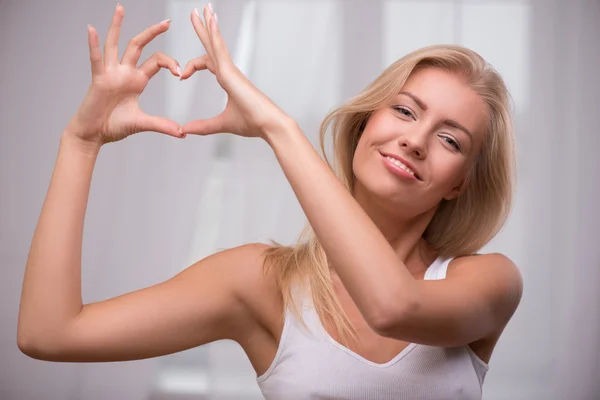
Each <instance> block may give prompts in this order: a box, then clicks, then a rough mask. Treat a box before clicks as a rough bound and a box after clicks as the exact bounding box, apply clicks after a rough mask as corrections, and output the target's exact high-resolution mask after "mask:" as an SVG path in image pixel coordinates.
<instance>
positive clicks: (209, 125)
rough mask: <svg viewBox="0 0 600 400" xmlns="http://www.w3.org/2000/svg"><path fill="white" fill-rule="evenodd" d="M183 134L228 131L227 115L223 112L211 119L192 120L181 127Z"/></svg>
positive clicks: (208, 133) (206, 133)
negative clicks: (226, 126) (226, 124)
mask: <svg viewBox="0 0 600 400" xmlns="http://www.w3.org/2000/svg"><path fill="white" fill-rule="evenodd" d="M181 132H183V134H184V135H185V134H187V133H190V134H192V135H212V134H214V133H226V128H225V116H224V115H223V113H221V114H219V115H217V116H216V117H213V118H209V119H197V120H195V121H190V122H188V123H187V124H185V125H183V127H182V128H181Z"/></svg>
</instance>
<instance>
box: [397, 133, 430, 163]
mask: <svg viewBox="0 0 600 400" xmlns="http://www.w3.org/2000/svg"><path fill="white" fill-rule="evenodd" d="M428 136H429V135H428V133H427V129H415V130H411V131H410V132H405V133H404V134H403V135H402V136H401V137H400V138H399V139H398V144H399V145H400V147H402V148H403V149H404V150H405V151H407V152H409V153H411V154H412V155H413V156H414V157H415V158H417V159H420V160H422V159H424V158H425V157H427V137H428Z"/></svg>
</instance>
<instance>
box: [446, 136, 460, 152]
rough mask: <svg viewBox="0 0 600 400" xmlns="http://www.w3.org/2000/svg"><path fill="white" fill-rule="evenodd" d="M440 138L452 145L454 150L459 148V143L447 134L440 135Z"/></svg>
mask: <svg viewBox="0 0 600 400" xmlns="http://www.w3.org/2000/svg"><path fill="white" fill-rule="evenodd" d="M442 139H444V141H445V142H446V143H448V144H449V145H450V146H452V147H454V148H455V149H456V150H460V145H459V144H458V142H457V141H456V140H454V139H452V138H451V137H449V136H442Z"/></svg>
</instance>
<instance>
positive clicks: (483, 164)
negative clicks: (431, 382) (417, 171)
mask: <svg viewBox="0 0 600 400" xmlns="http://www.w3.org/2000/svg"><path fill="white" fill-rule="evenodd" d="M422 68H439V69H443V70H445V71H449V72H452V73H456V74H459V75H460V76H461V77H462V78H464V80H465V82H466V83H467V84H468V85H469V86H470V87H471V88H472V89H473V90H474V91H475V92H476V93H478V94H479V96H480V97H481V98H482V99H483V101H484V103H485V104H486V106H487V111H488V118H489V125H488V127H487V131H486V132H485V138H484V140H483V144H482V147H481V150H480V152H479V154H478V156H477V158H476V159H475V161H474V162H473V164H472V165H471V167H470V168H469V171H468V173H467V184H466V185H465V188H464V190H463V191H462V192H461V195H460V196H459V197H458V198H456V199H453V200H442V202H441V204H440V205H439V207H438V209H437V211H436V213H435V215H434V216H433V219H432V220H431V222H430V224H429V225H428V227H427V229H426V230H425V232H424V234H423V238H424V239H425V240H426V242H427V243H428V245H429V246H431V247H432V248H433V249H435V250H436V251H437V252H438V254H439V255H440V256H453V257H457V256H462V255H468V254H473V253H475V252H476V251H478V250H479V249H481V247H483V246H484V245H485V244H486V243H487V242H488V241H490V240H491V239H492V238H493V237H494V236H495V235H496V234H497V233H498V231H499V230H500V229H501V227H502V226H503V224H504V222H505V221H506V219H507V217H508V214H509V212H510V209H511V205H512V197H513V190H514V181H515V177H514V174H515V150H514V136H513V127H512V118H511V104H512V102H511V98H510V95H509V93H508V90H507V88H506V85H505V83H504V81H503V79H502V77H501V76H500V75H499V74H498V72H496V70H494V68H493V67H492V66H491V65H489V64H488V63H487V62H486V61H485V60H484V59H483V58H482V57H481V56H480V55H479V54H477V53H476V52H474V51H472V50H470V49H467V48H464V47H461V46H456V45H436V46H429V47H425V48H422V49H419V50H416V51H414V52H412V53H410V54H408V55H406V56H405V57H403V58H401V59H399V60H397V61H396V62H394V63H393V64H392V65H390V66H389V67H388V68H386V69H385V70H384V71H383V73H382V74H381V75H380V76H379V77H378V78H377V79H376V80H375V81H373V82H372V83H371V84H370V85H369V86H367V88H366V89H364V90H363V91H362V92H361V93H360V94H359V95H358V96H356V97H354V98H351V99H350V100H349V101H348V102H346V103H345V104H344V105H342V106H341V107H338V108H336V109H334V110H333V111H331V112H330V113H329V114H327V116H326V117H325V119H324V120H323V122H322V123H321V127H320V147H321V151H322V153H323V156H324V158H325V160H326V161H327V163H328V165H329V166H330V167H331V168H332V169H333V171H334V172H335V173H336V175H337V177H338V178H339V179H340V180H341V181H342V182H343V183H344V185H345V186H346V188H347V189H348V190H349V191H350V192H352V189H353V185H354V173H353V171H352V159H353V157H354V151H355V150H356V146H357V144H358V140H359V138H360V136H361V134H362V131H363V129H364V127H365V124H366V122H367V120H368V118H369V117H370V115H371V114H372V113H373V111H375V110H377V109H379V108H381V107H384V106H386V105H388V104H389V103H390V102H391V101H392V99H393V98H394V97H395V96H396V95H397V94H398V92H399V91H400V90H401V88H402V86H403V85H404V83H405V82H406V81H407V79H408V77H409V76H410V74H411V73H413V72H414V71H416V70H419V69H422ZM329 128H331V131H332V139H333V151H334V163H333V165H332V164H331V162H330V161H329V159H328V158H327V154H326V151H325V135H326V132H327V131H328V129H329ZM264 265H265V270H268V269H270V268H273V271H274V273H275V276H276V277H277V282H278V285H279V288H280V290H281V293H282V296H283V300H284V310H285V309H287V308H288V307H289V308H290V309H291V310H292V312H294V313H295V314H296V316H297V317H299V318H300V319H301V315H300V313H299V312H298V308H297V304H296V303H295V302H294V299H293V297H292V293H291V289H292V285H293V284H298V285H300V287H304V285H306V284H308V286H309V288H310V292H311V294H312V300H313V304H314V306H315V309H316V311H317V313H318V315H319V318H320V319H321V321H322V322H325V321H329V322H331V323H332V324H333V326H334V328H335V329H336V331H337V333H338V334H339V336H340V338H341V341H342V342H343V343H348V339H351V338H354V339H355V338H356V331H355V330H354V327H353V326H352V324H351V322H350V320H349V318H348V316H347V315H346V313H345V312H344V311H343V309H342V307H341V305H340V303H339V301H338V299H337V296H336V295H335V291H334V287H333V283H332V280H331V276H330V270H329V264H328V262H327V256H326V254H325V252H324V250H323V248H322V246H321V245H320V243H319V241H318V239H317V237H316V236H315V234H314V232H313V231H312V229H311V227H310V224H307V225H306V226H305V228H304V229H303V231H302V232H301V234H300V236H299V237H298V241H297V243H296V245H295V246H282V245H280V244H279V243H277V242H273V247H270V248H269V249H267V250H266V251H265V264H264Z"/></svg>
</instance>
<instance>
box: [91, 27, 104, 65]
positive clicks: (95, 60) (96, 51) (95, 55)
mask: <svg viewBox="0 0 600 400" xmlns="http://www.w3.org/2000/svg"><path fill="white" fill-rule="evenodd" d="M88 45H89V47H90V64H91V67H92V76H96V75H100V74H102V73H104V64H103V63H102V51H101V50H100V43H99V41H98V32H96V28H94V27H93V26H91V25H88Z"/></svg>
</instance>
